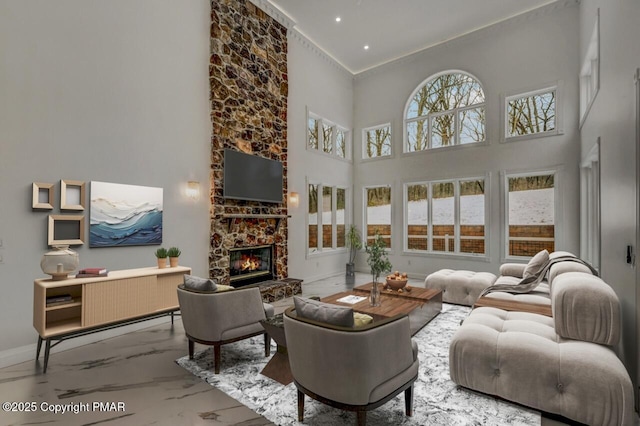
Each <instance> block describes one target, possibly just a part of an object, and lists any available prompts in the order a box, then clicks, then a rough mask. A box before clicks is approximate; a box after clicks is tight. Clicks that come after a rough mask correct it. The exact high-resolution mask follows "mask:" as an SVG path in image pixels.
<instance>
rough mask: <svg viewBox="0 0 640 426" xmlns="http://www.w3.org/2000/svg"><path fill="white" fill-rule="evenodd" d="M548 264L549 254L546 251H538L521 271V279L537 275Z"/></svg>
mask: <svg viewBox="0 0 640 426" xmlns="http://www.w3.org/2000/svg"><path fill="white" fill-rule="evenodd" d="M548 262H549V252H548V251H547V250H542V251H539V252H538V253H537V254H536V255H535V256H533V257H532V258H531V260H529V263H527V266H526V267H525V268H524V271H522V278H528V277H531V276H534V275H538V274H539V273H540V272H541V271H542V268H544V267H545V265H546V264H547V263H548Z"/></svg>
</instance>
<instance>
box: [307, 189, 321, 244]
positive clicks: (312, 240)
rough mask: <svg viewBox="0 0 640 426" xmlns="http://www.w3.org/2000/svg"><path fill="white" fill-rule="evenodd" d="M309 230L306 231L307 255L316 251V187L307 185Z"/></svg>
mask: <svg viewBox="0 0 640 426" xmlns="http://www.w3.org/2000/svg"><path fill="white" fill-rule="evenodd" d="M307 199H308V200H309V213H308V214H309V219H308V221H309V230H308V241H309V242H308V247H309V253H314V252H316V251H318V248H319V247H320V246H319V245H318V185H313V184H312V185H309V193H308V194H307Z"/></svg>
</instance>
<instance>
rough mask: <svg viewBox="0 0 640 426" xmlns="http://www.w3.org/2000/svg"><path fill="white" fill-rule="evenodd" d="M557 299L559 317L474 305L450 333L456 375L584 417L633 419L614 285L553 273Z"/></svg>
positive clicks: (615, 421) (478, 387) (592, 420)
mask: <svg viewBox="0 0 640 426" xmlns="http://www.w3.org/2000/svg"><path fill="white" fill-rule="evenodd" d="M551 306H552V310H553V318H551V317H546V316H543V315H538V314H533V313H526V312H507V311H504V310H501V309H496V308H491V307H483V308H477V309H474V310H473V311H472V312H471V314H470V315H469V316H468V317H467V319H465V321H464V322H463V324H462V326H461V327H460V328H459V329H458V330H457V331H456V333H455V334H454V336H453V338H452V340H451V345H450V347H449V372H450V376H451V379H452V380H453V381H454V382H455V383H457V384H459V385H461V386H464V387H466V388H469V389H473V390H475V391H479V392H483V393H487V394H490V395H496V396H499V397H501V398H504V399H507V400H509V401H513V402H516V403H519V404H523V405H526V406H529V407H532V408H535V409H538V410H541V411H544V412H548V413H553V414H558V415H561V416H564V417H566V418H568V419H571V420H575V421H578V422H580V423H584V424H589V425H628V424H633V415H634V401H633V387H632V384H631V379H630V377H629V374H628V373H627V370H626V369H625V367H624V365H623V364H622V362H621V361H620V359H618V357H617V355H616V353H615V352H614V351H613V349H612V348H613V347H614V346H615V345H617V343H618V340H619V338H620V305H619V301H618V298H617V296H616V294H615V292H614V291H613V289H612V288H611V287H610V286H609V285H607V284H606V283H605V282H604V281H602V280H601V279H600V278H598V277H595V276H593V275H591V274H587V273H581V272H568V273H565V274H562V275H560V276H557V277H556V278H555V280H554V284H553V286H552V288H551Z"/></svg>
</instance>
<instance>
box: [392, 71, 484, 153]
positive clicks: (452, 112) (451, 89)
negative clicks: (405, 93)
mask: <svg viewBox="0 0 640 426" xmlns="http://www.w3.org/2000/svg"><path fill="white" fill-rule="evenodd" d="M484 101H485V100H484V91H483V90H482V86H481V85H480V82H479V81H478V80H476V79H475V78H473V77H472V76H470V75H468V74H464V73H460V72H452V73H444V74H439V75H436V76H435V77H431V78H429V79H428V80H427V81H426V82H425V83H423V84H422V85H421V86H419V87H418V89H416V91H415V92H414V94H413V95H412V97H411V99H410V100H409V102H408V104H407V108H406V113H405V120H404V125H405V143H404V150H405V152H417V151H424V150H426V149H431V148H441V147H445V146H451V145H464V144H469V143H475V142H482V141H484V140H485V109H484Z"/></svg>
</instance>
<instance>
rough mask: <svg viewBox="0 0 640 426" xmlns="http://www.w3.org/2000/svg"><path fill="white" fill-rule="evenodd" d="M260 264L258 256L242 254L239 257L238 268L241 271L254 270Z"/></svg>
mask: <svg viewBox="0 0 640 426" xmlns="http://www.w3.org/2000/svg"><path fill="white" fill-rule="evenodd" d="M261 264H262V261H261V260H260V259H259V258H257V257H255V256H251V255H246V254H243V255H242V258H241V259H240V270H241V271H243V272H244V271H255V270H257V269H260V265H261Z"/></svg>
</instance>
